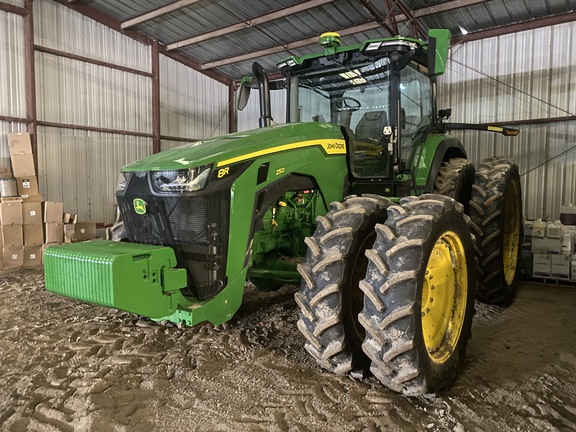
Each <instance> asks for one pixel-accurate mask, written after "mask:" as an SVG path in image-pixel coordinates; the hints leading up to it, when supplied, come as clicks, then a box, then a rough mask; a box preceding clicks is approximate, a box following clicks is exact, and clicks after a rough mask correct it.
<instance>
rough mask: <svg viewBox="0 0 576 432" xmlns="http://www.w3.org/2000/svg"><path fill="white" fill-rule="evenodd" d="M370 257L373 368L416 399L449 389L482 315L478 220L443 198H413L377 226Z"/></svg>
mask: <svg viewBox="0 0 576 432" xmlns="http://www.w3.org/2000/svg"><path fill="white" fill-rule="evenodd" d="M376 231H377V237H376V241H375V243H374V246H373V248H372V249H370V250H367V251H366V256H367V257H368V259H369V261H370V262H369V264H368V270H367V273H366V278H365V279H364V280H363V281H361V282H360V288H361V289H362V291H364V294H365V297H364V299H365V300H364V309H363V310H362V312H361V314H360V316H359V321H360V323H361V324H362V325H363V326H364V328H365V330H366V339H365V341H364V343H363V345H362V348H363V350H364V352H365V353H366V355H367V356H368V357H369V358H370V359H371V361H372V365H371V367H370V370H371V371H372V373H373V374H374V375H375V376H376V377H377V378H378V379H379V380H380V381H381V382H382V383H383V384H384V385H385V386H386V387H388V388H390V389H392V390H394V391H397V392H401V393H403V394H405V395H408V396H416V395H421V394H425V393H431V392H435V391H437V390H440V389H442V388H444V387H447V386H449V385H450V384H451V383H452V382H453V381H454V379H455V378H456V376H457V374H458V373H459V371H460V369H461V367H462V365H463V361H464V356H465V352H466V346H467V344H468V340H469V338H470V329H471V326H472V317H473V315H474V296H475V290H476V269H475V267H476V266H475V259H474V239H473V237H472V235H471V234H470V219H469V218H468V216H466V215H465V214H463V206H462V205H461V204H459V203H457V202H456V201H454V200H453V199H451V198H448V197H445V196H442V195H432V194H428V195H422V196H421V197H407V198H403V199H402V200H401V201H400V205H393V206H390V207H388V219H387V220H386V222H385V223H384V224H382V225H380V224H379V225H376Z"/></svg>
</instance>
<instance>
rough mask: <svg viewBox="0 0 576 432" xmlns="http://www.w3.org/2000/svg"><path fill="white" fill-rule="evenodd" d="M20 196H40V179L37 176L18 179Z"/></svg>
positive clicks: (17, 185) (17, 184)
mask: <svg viewBox="0 0 576 432" xmlns="http://www.w3.org/2000/svg"><path fill="white" fill-rule="evenodd" d="M16 187H17V188H18V195H36V194H38V178H37V177H36V176H30V177H20V178H17V179H16Z"/></svg>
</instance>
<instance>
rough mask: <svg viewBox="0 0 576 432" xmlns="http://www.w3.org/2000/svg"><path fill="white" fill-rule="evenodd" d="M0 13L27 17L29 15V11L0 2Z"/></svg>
mask: <svg viewBox="0 0 576 432" xmlns="http://www.w3.org/2000/svg"><path fill="white" fill-rule="evenodd" d="M0 11H4V12H8V13H13V14H16V15H20V16H25V15H27V14H28V9H26V8H23V7H20V6H16V5H11V4H9V3H4V2H0Z"/></svg>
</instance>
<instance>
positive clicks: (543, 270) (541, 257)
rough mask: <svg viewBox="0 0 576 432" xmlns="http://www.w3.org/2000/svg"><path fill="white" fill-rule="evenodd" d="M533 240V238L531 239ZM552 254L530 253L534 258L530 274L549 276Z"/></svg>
mask: <svg viewBox="0 0 576 432" xmlns="http://www.w3.org/2000/svg"><path fill="white" fill-rule="evenodd" d="M532 240H534V239H532ZM551 256H552V255H548V254H541V253H539V254H534V255H532V257H533V259H534V261H533V262H534V265H533V266H532V275H533V276H534V277H545V278H548V277H550V272H551V270H552V262H551V259H550V257H551Z"/></svg>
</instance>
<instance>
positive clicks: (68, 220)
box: [63, 213, 78, 224]
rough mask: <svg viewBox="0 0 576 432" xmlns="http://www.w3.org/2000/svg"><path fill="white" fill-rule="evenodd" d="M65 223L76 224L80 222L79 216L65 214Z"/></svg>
mask: <svg viewBox="0 0 576 432" xmlns="http://www.w3.org/2000/svg"><path fill="white" fill-rule="evenodd" d="M63 222H64V223H65V224H75V223H76V222H78V215H75V214H74V213H64V220H63Z"/></svg>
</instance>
